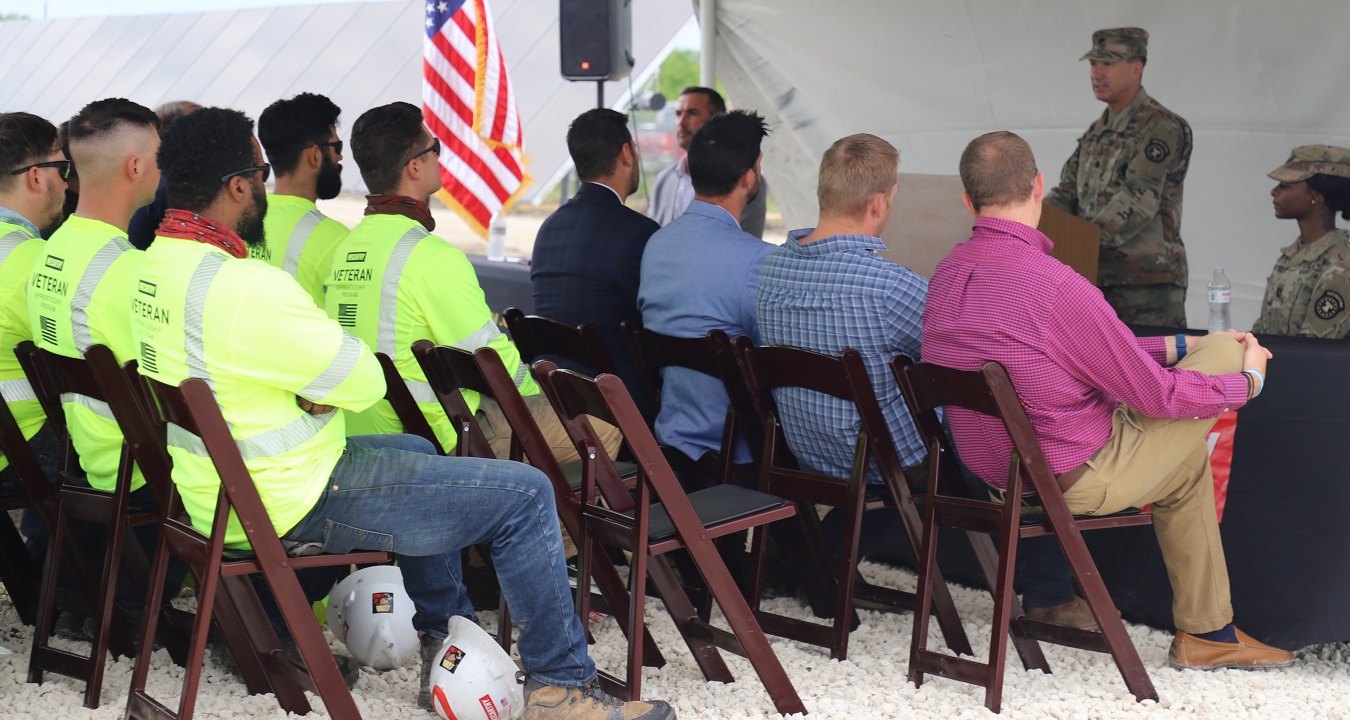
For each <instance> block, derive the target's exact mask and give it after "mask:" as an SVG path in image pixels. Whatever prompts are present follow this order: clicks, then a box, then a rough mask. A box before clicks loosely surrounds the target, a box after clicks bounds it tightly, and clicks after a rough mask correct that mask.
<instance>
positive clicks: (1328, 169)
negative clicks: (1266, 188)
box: [1270, 145, 1350, 182]
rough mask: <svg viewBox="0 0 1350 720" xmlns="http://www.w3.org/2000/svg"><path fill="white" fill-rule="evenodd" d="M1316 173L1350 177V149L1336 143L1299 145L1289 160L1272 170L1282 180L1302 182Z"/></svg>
mask: <svg viewBox="0 0 1350 720" xmlns="http://www.w3.org/2000/svg"><path fill="white" fill-rule="evenodd" d="M1314 175H1335V176H1336V177H1343V178H1350V150H1347V149H1345V148H1343V147H1336V146H1335V145H1299V146H1298V147H1296V148H1294V151H1293V152H1292V153H1289V160H1287V161H1286V162H1285V163H1284V164H1283V165H1281V166H1279V167H1277V168H1275V169H1274V170H1271V171H1270V177H1271V178H1272V179H1274V180H1279V181H1280V182H1302V181H1304V180H1307V179H1308V178H1310V177H1312V176H1314Z"/></svg>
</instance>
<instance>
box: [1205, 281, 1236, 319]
mask: <svg viewBox="0 0 1350 720" xmlns="http://www.w3.org/2000/svg"><path fill="white" fill-rule="evenodd" d="M1232 304H1233V284H1232V283H1230V282H1228V276H1227V275H1225V274H1224V272H1223V268H1221V267H1216V268H1214V275H1212V276H1211V277H1210V278H1209V325H1207V326H1206V329H1207V330H1209V331H1210V332H1218V331H1220V330H1227V329H1229V328H1231V327H1233V316H1232V313H1231V312H1229V308H1230V307H1231V306H1232Z"/></svg>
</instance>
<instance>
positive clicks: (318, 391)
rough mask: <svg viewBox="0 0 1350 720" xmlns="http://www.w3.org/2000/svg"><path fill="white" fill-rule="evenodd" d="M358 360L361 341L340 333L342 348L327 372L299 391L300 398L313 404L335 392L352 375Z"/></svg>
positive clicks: (320, 374)
mask: <svg viewBox="0 0 1350 720" xmlns="http://www.w3.org/2000/svg"><path fill="white" fill-rule="evenodd" d="M360 359H361V341H360V340H357V339H356V338H354V337H352V336H351V335H349V334H347V333H346V332H345V331H344V332H343V333H342V346H341V347H339V348H338V351H337V357H335V358H333V362H331V363H329V364H328V369H327V370H324V371H323V372H321V373H319V376H318V377H316V378H314V380H313V382H311V383H310V384H309V385H307V386H305V389H304V390H301V391H300V397H302V398H306V399H308V400H311V401H314V402H318V401H319V400H322V399H324V398H326V397H328V394H329V393H331V392H333V391H334V390H336V389H337V386H338V385H341V384H342V381H343V380H346V379H347V376H348V375H351V374H352V370H355V369H356V363H357V361H358V360H360Z"/></svg>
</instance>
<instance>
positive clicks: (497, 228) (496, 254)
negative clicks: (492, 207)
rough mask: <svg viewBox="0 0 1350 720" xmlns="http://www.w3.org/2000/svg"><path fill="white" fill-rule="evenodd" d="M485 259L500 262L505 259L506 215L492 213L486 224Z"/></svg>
mask: <svg viewBox="0 0 1350 720" xmlns="http://www.w3.org/2000/svg"><path fill="white" fill-rule="evenodd" d="M487 259H488V260H491V261H492V262H502V261H503V260H505V259H506V215H504V214H502V213H493V214H492V221H491V222H489V223H488V247H487Z"/></svg>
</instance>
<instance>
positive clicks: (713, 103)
mask: <svg viewBox="0 0 1350 720" xmlns="http://www.w3.org/2000/svg"><path fill="white" fill-rule="evenodd" d="M680 94H681V95H691V94H692V95H705V96H707V98H708V107H710V108H712V111H713V114H715V115H721V114H722V113H725V112H726V111H727V101H726V100H725V99H723V97H722V93H720V92H717V91H716V90H714V89H712V88H706V87H703V86H701V85H690V86H689V87H687V88H685V89H683V90H681V91H680Z"/></svg>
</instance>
